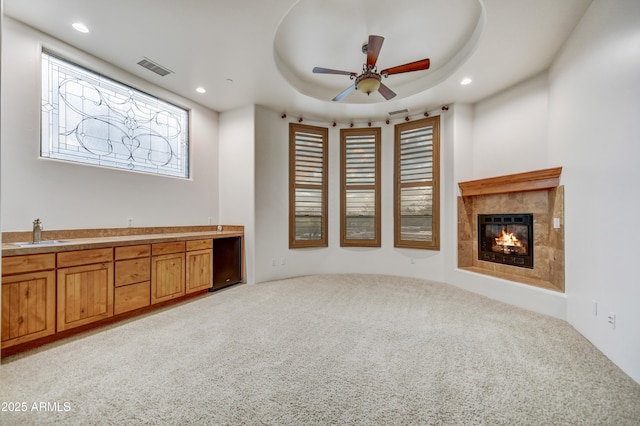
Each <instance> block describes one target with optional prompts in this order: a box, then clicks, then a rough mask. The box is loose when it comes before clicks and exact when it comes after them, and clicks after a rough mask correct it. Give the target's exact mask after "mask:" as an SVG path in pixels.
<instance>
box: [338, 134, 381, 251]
mask: <svg viewBox="0 0 640 426" xmlns="http://www.w3.org/2000/svg"><path fill="white" fill-rule="evenodd" d="M380 135H381V131H380V128H379V127H377V128H367V129H341V130H340V142H341V143H340V145H341V148H340V164H341V174H340V182H341V185H340V245H341V246H342V247H380V241H381V238H380Z"/></svg>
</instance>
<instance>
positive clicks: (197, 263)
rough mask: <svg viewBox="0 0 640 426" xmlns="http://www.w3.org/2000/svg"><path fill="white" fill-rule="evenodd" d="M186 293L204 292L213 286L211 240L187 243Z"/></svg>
mask: <svg viewBox="0 0 640 426" xmlns="http://www.w3.org/2000/svg"><path fill="white" fill-rule="evenodd" d="M186 261H187V277H186V278H187V282H186V293H187V294H189V293H194V292H196V291H200V290H206V289H208V288H211V287H212V285H213V240H212V239H208V240H193V241H187V254H186Z"/></svg>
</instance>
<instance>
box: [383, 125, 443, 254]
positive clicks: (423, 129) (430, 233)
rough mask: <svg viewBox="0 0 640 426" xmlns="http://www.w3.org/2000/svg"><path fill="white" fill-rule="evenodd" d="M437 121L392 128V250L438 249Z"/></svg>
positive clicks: (438, 131)
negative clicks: (393, 138) (393, 130)
mask: <svg viewBox="0 0 640 426" xmlns="http://www.w3.org/2000/svg"><path fill="white" fill-rule="evenodd" d="M439 129H440V117H437V116H436V117H429V118H425V119H423V120H418V121H414V122H408V123H402V124H397V125H396V126H395V197H394V211H395V214H394V228H395V232H394V234H395V247H406V248H418V249H431V250H439V249H440V187H439V177H440V172H439V170H440V154H439V152H440V130H439Z"/></svg>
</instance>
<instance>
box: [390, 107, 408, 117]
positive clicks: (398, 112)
mask: <svg viewBox="0 0 640 426" xmlns="http://www.w3.org/2000/svg"><path fill="white" fill-rule="evenodd" d="M408 112H409V110H408V109H406V108H405V109H399V110H397V111H391V112H390V113H389V115H397V114H406V113H408Z"/></svg>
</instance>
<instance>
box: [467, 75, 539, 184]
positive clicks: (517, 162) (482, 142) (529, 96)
mask: <svg viewBox="0 0 640 426" xmlns="http://www.w3.org/2000/svg"><path fill="white" fill-rule="evenodd" d="M473 115H474V116H473V176H474V177H473V179H480V178H484V177H492V176H500V175H507V174H512V173H521V172H526V171H530V170H539V169H544V168H547V167H551V166H550V165H549V164H548V163H547V161H548V159H547V143H546V142H547V117H548V85H547V73H546V72H545V73H541V74H539V75H538V76H536V77H534V78H531V79H529V80H527V81H525V82H523V83H520V84H518V85H516V86H514V87H512V88H510V89H508V90H505V91H503V92H501V93H498V94H496V95H494V96H491V97H490V98H488V99H486V100H483V101H480V102H478V103H477V104H475V105H474V108H473Z"/></svg>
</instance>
